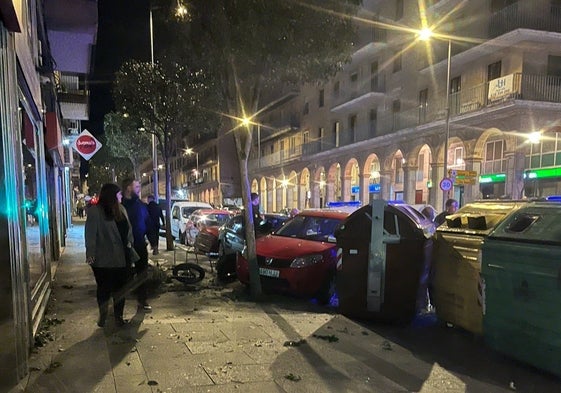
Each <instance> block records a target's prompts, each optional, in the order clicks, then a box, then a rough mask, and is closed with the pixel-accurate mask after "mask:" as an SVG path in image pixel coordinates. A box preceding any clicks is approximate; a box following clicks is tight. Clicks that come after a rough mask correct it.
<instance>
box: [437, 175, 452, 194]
mask: <svg viewBox="0 0 561 393" xmlns="http://www.w3.org/2000/svg"><path fill="white" fill-rule="evenodd" d="M453 185H454V183H453V182H452V179H450V178H449V177H445V178H444V179H442V180H441V181H440V189H441V190H442V191H450V190H451V189H452V186H453Z"/></svg>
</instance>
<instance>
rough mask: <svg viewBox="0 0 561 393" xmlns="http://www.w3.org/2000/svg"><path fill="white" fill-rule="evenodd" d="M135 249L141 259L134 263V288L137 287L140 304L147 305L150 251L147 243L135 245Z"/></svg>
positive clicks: (137, 297) (137, 298)
mask: <svg viewBox="0 0 561 393" xmlns="http://www.w3.org/2000/svg"><path fill="white" fill-rule="evenodd" d="M134 249H135V251H136V253H137V254H138V256H139V257H140V259H139V260H138V261H136V262H135V263H134V273H135V277H134V280H133V281H134V284H133V285H134V287H136V300H138V303H139V304H145V303H146V298H147V294H146V280H147V279H148V249H147V248H146V243H144V242H143V243H142V244H135V245H134Z"/></svg>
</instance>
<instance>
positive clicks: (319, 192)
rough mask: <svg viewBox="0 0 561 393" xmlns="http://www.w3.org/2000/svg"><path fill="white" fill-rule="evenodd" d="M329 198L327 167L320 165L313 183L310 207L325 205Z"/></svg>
mask: <svg viewBox="0 0 561 393" xmlns="http://www.w3.org/2000/svg"><path fill="white" fill-rule="evenodd" d="M326 198H327V174H326V172H325V168H324V167H323V166H320V167H318V168H317V169H316V171H315V173H314V182H313V185H312V201H313V203H312V204H311V206H310V207H316V208H318V207H324V206H325V200H326Z"/></svg>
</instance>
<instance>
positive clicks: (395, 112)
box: [392, 100, 401, 131]
mask: <svg viewBox="0 0 561 393" xmlns="http://www.w3.org/2000/svg"><path fill="white" fill-rule="evenodd" d="M400 111H401V101H399V100H394V101H393V102H392V121H393V125H392V126H393V130H394V131H395V130H399V128H400V127H399V112H400Z"/></svg>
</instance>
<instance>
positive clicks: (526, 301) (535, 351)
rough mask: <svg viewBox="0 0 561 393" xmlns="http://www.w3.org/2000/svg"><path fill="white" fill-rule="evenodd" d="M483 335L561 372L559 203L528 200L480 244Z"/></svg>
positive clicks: (517, 355) (498, 345) (527, 359)
mask: <svg viewBox="0 0 561 393" xmlns="http://www.w3.org/2000/svg"><path fill="white" fill-rule="evenodd" d="M481 274H482V278H483V280H484V283H485V286H484V288H485V291H484V301H485V303H484V304H485V315H484V316H483V327H484V338H485V340H486V342H487V343H488V344H489V345H490V346H491V347H493V348H495V349H496V350H498V351H500V352H503V353H505V354H507V355H510V356H513V357H515V358H517V359H519V360H521V361H523V362H526V363H529V364H532V365H533V366H535V367H538V368H540V369H543V370H547V371H549V372H552V373H554V374H556V375H558V376H561V204H560V203H554V202H534V203H529V204H527V205H526V206H524V207H523V208H521V209H520V210H518V211H517V212H516V213H514V214H512V215H511V216H509V217H508V218H507V219H506V220H505V221H504V222H503V223H501V224H500V225H499V226H498V227H497V228H496V229H495V230H494V231H493V233H492V234H491V235H489V237H488V238H487V240H486V241H485V242H484V243H483V247H482V271H481Z"/></svg>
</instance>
